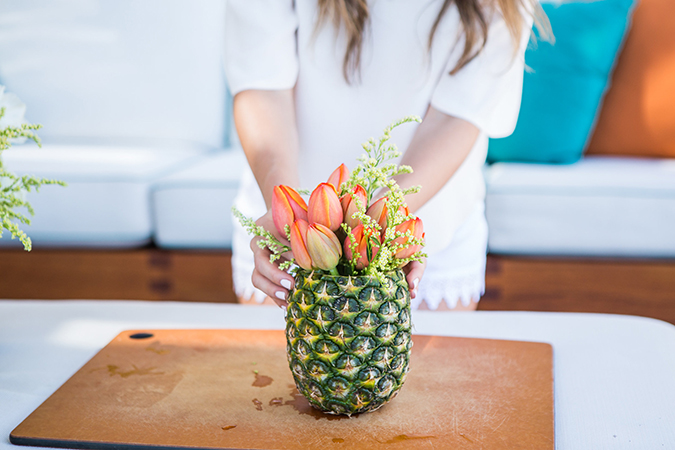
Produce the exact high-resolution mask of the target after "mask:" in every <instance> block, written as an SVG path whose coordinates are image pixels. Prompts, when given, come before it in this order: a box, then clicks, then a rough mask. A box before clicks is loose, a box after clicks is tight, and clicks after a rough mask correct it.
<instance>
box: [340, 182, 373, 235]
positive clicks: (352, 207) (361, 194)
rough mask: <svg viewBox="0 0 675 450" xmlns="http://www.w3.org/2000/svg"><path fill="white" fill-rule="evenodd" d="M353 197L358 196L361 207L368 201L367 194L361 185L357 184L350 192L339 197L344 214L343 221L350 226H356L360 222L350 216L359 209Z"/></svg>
mask: <svg viewBox="0 0 675 450" xmlns="http://www.w3.org/2000/svg"><path fill="white" fill-rule="evenodd" d="M355 198H358V200H359V204H360V205H361V208H363V209H365V207H366V203H368V194H367V193H366V190H365V189H364V188H363V186H361V185H358V184H357V185H356V186H355V187H354V190H353V191H352V192H351V193H347V194H345V195H343V196H342V197H341V198H340V204H341V205H342V212H343V214H344V221H345V223H346V224H347V225H349V226H350V227H351V228H356V227H357V226H358V225H359V224H360V223H361V221H360V220H359V219H355V218H353V217H352V216H353V215H354V213H355V212H357V211H358V210H359V207H358V206H357V203H356V201H355V200H354V199H355Z"/></svg>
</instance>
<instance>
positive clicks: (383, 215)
mask: <svg viewBox="0 0 675 450" xmlns="http://www.w3.org/2000/svg"><path fill="white" fill-rule="evenodd" d="M387 210H388V207H387V198H386V197H382V198H380V199H379V200H377V201H376V202H374V203H373V204H372V205H370V208H368V211H366V214H368V215H369V216H370V217H372V218H373V219H374V220H375V222H377V224H378V225H379V226H380V227H382V233H381V234H382V236H384V231H385V230H386V229H387Z"/></svg>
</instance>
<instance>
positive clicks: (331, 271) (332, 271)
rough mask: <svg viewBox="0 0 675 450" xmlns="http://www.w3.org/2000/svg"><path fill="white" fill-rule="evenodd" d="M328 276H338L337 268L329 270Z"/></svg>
mask: <svg viewBox="0 0 675 450" xmlns="http://www.w3.org/2000/svg"><path fill="white" fill-rule="evenodd" d="M330 274H331V275H335V276H336V277H339V276H340V272H338V270H337V267H333V268H332V269H330Z"/></svg>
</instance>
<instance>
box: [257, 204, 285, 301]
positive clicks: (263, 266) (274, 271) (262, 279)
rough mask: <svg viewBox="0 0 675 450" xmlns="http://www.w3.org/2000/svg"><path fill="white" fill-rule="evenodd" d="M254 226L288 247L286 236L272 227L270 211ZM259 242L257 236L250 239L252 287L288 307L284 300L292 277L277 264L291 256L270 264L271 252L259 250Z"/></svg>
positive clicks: (263, 249) (265, 249)
mask: <svg viewBox="0 0 675 450" xmlns="http://www.w3.org/2000/svg"><path fill="white" fill-rule="evenodd" d="M256 224H257V225H260V226H262V227H264V228H265V229H266V230H268V231H270V232H271V233H272V234H273V235H274V236H276V238H277V239H279V241H280V242H281V243H282V244H284V245H288V246H290V243H289V242H288V240H287V239H286V236H281V235H280V234H279V233H278V231H277V229H276V227H275V226H274V221H273V220H272V211H267V213H266V214H265V215H264V216H262V217H261V218H259V219H258V220H256ZM260 240H261V238H260V237H257V236H256V237H254V238H253V239H251V250H252V251H253V259H254V262H255V269H254V270H253V275H251V281H252V282H253V286H255V287H256V288H258V289H260V290H261V291H263V292H264V293H265V294H267V296H269V297H270V298H271V299H272V300H274V301H275V303H276V304H277V305H279V306H280V307H286V306H288V303H287V302H286V299H287V298H288V294H289V292H290V290H291V288H292V287H293V283H294V281H293V277H292V276H290V275H289V274H288V273H286V272H284V271H283V270H281V269H279V266H278V264H279V263H281V262H284V261H287V260H288V259H290V256H291V255H289V254H287V255H285V256H282V257H281V259H279V260H277V261H275V262H274V263H271V262H270V255H271V252H270V251H269V250H268V249H267V248H260V247H259V246H258V241H260Z"/></svg>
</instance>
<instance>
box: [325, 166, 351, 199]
mask: <svg viewBox="0 0 675 450" xmlns="http://www.w3.org/2000/svg"><path fill="white" fill-rule="evenodd" d="M348 179H349V169H348V168H347V166H345V165H344V164H340V167H338V168H337V169H335V170H334V171H333V173H331V174H330V176H329V177H328V184H332V185H333V187H334V188H335V190H336V191H337V192H338V193H339V192H340V186H342V183H344V182H345V181H347V180H348Z"/></svg>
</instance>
